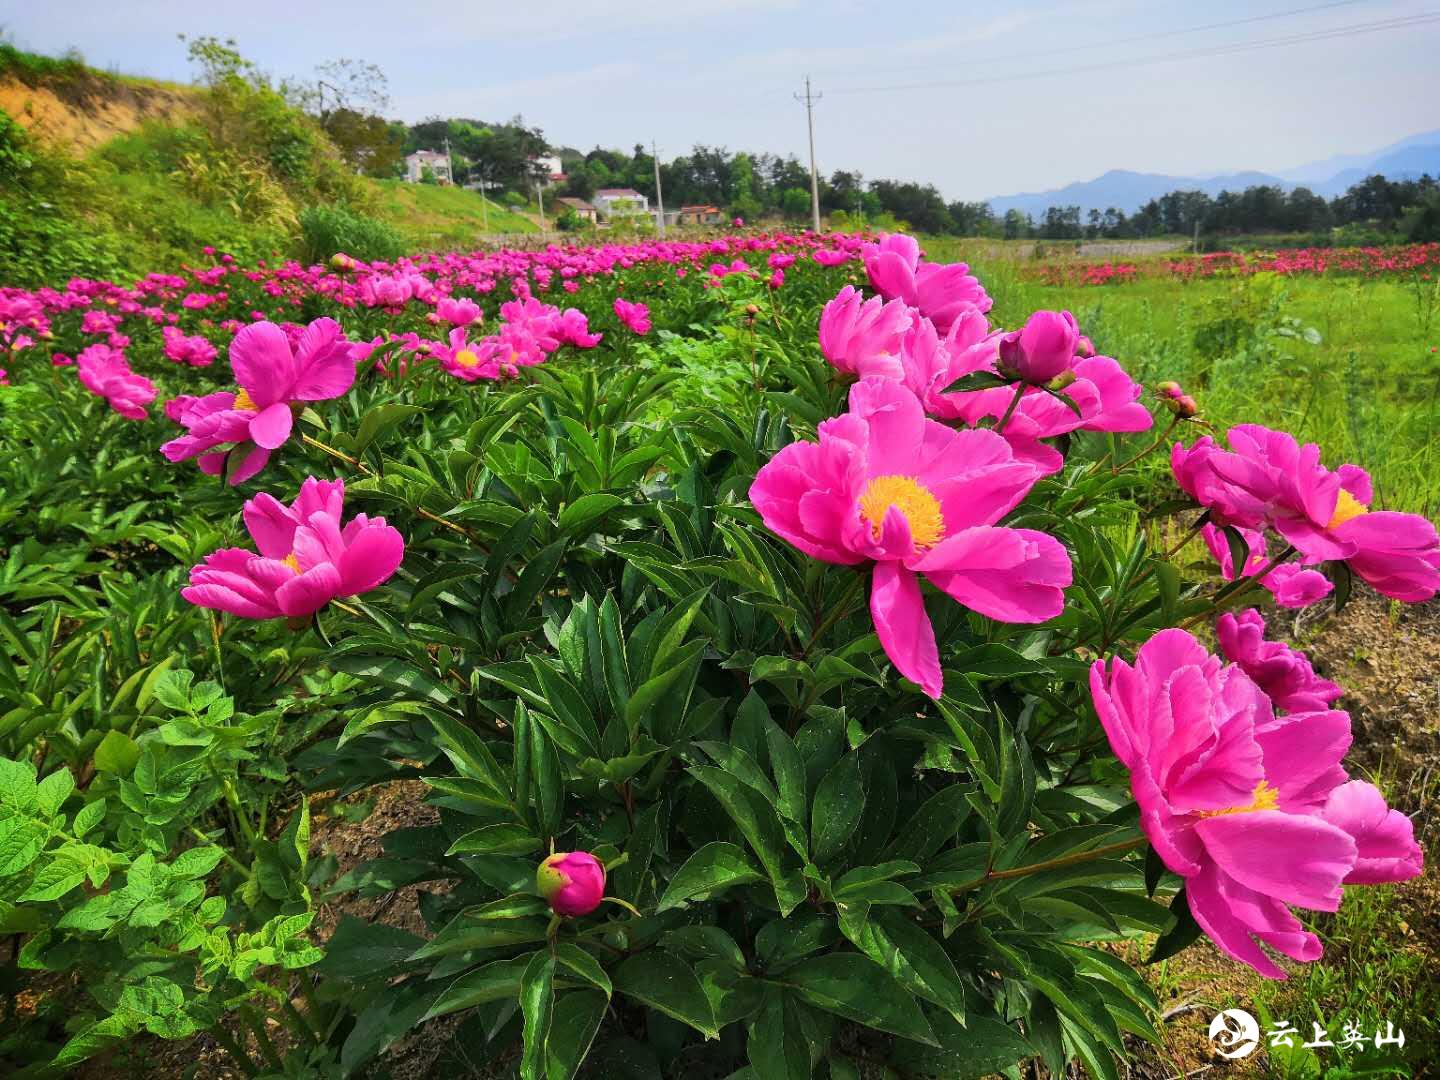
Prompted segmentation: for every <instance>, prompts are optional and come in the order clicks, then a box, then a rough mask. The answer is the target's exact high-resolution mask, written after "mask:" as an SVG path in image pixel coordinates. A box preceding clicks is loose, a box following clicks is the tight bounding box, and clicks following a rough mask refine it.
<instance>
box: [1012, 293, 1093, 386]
mask: <svg viewBox="0 0 1440 1080" xmlns="http://www.w3.org/2000/svg"><path fill="white" fill-rule="evenodd" d="M1079 341H1080V327H1079V326H1078V325H1077V324H1076V322H1075V316H1074V315H1071V314H1070V312H1068V311H1037V312H1035V314H1033V315H1031V316H1030V318H1029V319H1027V320H1026V322H1025V326H1024V328H1023V329H1021V330H1015V331H1012V332H1011V333H1009V334H1006V335H1005V336H1004V337H1002V338H1001V339H1000V357H999V360H998V361H997V363H996V367H997V369H998V370H999V371H1000V373H1001V374H1002V375H1005V376H1008V377H1010V378H1014V379H1020V380H1022V381H1024V382H1027V383H1030V384H1031V385H1033V386H1043V385H1045V384H1046V383H1048V382H1049V381H1050V380H1051V379H1053V378H1055V377H1056V376H1057V375H1059V374H1060V373H1061V372H1063V371H1067V370H1068V369H1069V368H1070V365H1071V364H1072V363H1074V360H1075V349H1076V347H1077V345H1078V344H1079Z"/></svg>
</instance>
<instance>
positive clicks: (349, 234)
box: [300, 206, 405, 262]
mask: <svg viewBox="0 0 1440 1080" xmlns="http://www.w3.org/2000/svg"><path fill="white" fill-rule="evenodd" d="M337 251H343V252H345V254H347V255H353V256H354V257H355V258H357V259H364V260H365V261H366V262H373V261H375V260H377V259H383V260H385V261H387V262H390V261H393V260H395V259H398V258H399V257H400V256H401V255H403V254H405V241H404V239H402V237H401V236H400V234H399V233H398V232H396V231H395V230H394V229H392V228H391V227H390V226H389V225H387V224H385V222H383V221H378V220H376V219H375V218H372V217H367V216H366V215H364V214H360V213H356V212H354V211H352V210H347V209H346V208H344V207H342V206H307V207H306V208H305V209H304V210H302V211H300V257H301V259H303V260H304V261H306V262H321V261H323V260H325V259H328V258H329V257H330V256H331V255H334V254H335V253H336V252H337Z"/></svg>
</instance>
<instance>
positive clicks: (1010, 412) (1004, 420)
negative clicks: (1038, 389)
mask: <svg viewBox="0 0 1440 1080" xmlns="http://www.w3.org/2000/svg"><path fill="white" fill-rule="evenodd" d="M1028 389H1030V387H1029V385H1028V384H1026V383H1023V382H1018V383H1016V384H1015V396H1014V397H1012V398H1011V399H1010V404H1009V406H1007V407H1006V409H1005V415H1004V416H1002V417H1000V422H999V423H998V424H996V425H995V434H997V435H999V434H1000V433H1001V432H1002V431H1004V430H1005V425H1006V424H1008V423H1009V422H1010V417H1012V416H1014V415H1015V409H1016V407H1017V406H1019V404H1020V399H1021V398H1022V397H1024V396H1025V391H1026V390H1028Z"/></svg>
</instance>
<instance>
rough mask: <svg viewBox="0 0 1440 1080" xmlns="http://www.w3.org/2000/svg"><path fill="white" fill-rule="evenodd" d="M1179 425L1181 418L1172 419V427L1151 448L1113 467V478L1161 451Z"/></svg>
mask: <svg viewBox="0 0 1440 1080" xmlns="http://www.w3.org/2000/svg"><path fill="white" fill-rule="evenodd" d="M1178 423H1180V417H1178V416H1177V417H1175V418H1174V419H1172V420H1171V421H1170V426H1169V427H1167V428H1166V429H1165V430H1164V431H1162V432H1161V433H1160V437H1159V438H1158V439H1156V440H1155V441H1154V442H1153V443H1151V444H1150V445H1149V446H1147V447H1146V448H1145V449H1144V450H1141V451H1140V452H1139V453H1138V454H1136V455H1135V456H1134V457H1132V458H1127V459H1126V460H1124V461H1122V462H1121V463H1120V464H1119V465H1115V466H1112V467H1111V469H1110V475H1111V476H1119V475H1120V474H1121V473H1122V472H1124V471H1125V470H1126V469H1128V468H1129V467H1130V466H1131V465H1134V464H1135V462H1137V461H1139V460H1140V459H1141V458H1143V457H1145V456H1147V455H1148V454H1151V453H1153V452H1154V451H1155V450H1157V449H1159V448H1160V446H1161V444H1162V443H1164V442H1165V440H1166V439H1168V438H1170V433H1171V432H1172V431H1174V430H1175V425H1176V424H1178Z"/></svg>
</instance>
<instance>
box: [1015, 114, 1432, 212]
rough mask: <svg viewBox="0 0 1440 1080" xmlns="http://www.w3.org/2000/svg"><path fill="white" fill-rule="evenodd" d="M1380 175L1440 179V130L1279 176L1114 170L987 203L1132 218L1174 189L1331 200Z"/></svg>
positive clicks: (1250, 173)
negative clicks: (1265, 190) (1274, 190)
mask: <svg viewBox="0 0 1440 1080" xmlns="http://www.w3.org/2000/svg"><path fill="white" fill-rule="evenodd" d="M1376 173H1380V174H1382V175H1383V176H1386V177H1388V178H1389V179H1391V180H1413V179H1415V178H1417V177H1419V176H1420V175H1422V174H1424V173H1429V174H1430V175H1431V176H1440V130H1436V131H1427V132H1422V133H1421V134H1419V135H1411V136H1410V137H1409V138H1406V139H1401V140H1400V141H1399V142H1395V143H1391V144H1390V145H1389V146H1383V147H1381V148H1380V149H1379V150H1374V151H1372V152H1370V153H1368V154H1339V155H1336V156H1334V157H1329V158H1326V159H1324V160H1323V161H1312V162H1310V163H1308V164H1305V165H1297V166H1296V167H1295V168H1293V169H1284V170H1282V171H1280V172H1278V173H1264V172H1254V171H1251V172H1237V173H1226V174H1224V175H1221V176H1169V175H1166V174H1164V173H1141V172H1131V171H1129V170H1126V169H1111V170H1110V171H1109V172H1107V173H1105V174H1103V175H1101V176H1097V177H1096V178H1095V179H1094V180H1085V181H1082V182H1077V183H1074V184H1066V185H1065V186H1064V187H1062V188H1055V189H1052V190H1050V191H1030V192H1022V193H1021V194H1019V195H1000V196H996V197H995V198H992V199H989V200H988V202H989V203H990V208H991V209H992V210H993V211H994V212H995V214H996V215H997V216H1001V217H1003V216H1004V215H1005V214H1006V213H1007V212H1009V211H1010V210H1019V211H1020V212H1021V213H1024V214H1029V215H1031V216H1032V217H1035V218H1040V217H1043V216H1044V214H1045V211H1046V209H1047V208H1049V207H1051V206H1078V207H1080V213H1081V214H1082V215H1084V214H1087V213H1089V212H1090V211H1091V210H1092V209H1094V210H1102V211H1103V210H1106V209H1109V208H1110V207H1112V206H1113V207H1115V208H1116V209H1118V210H1123V211H1124V212H1125V213H1127V214H1133V213H1134V212H1135V211H1136V210H1138V209H1140V207H1142V206H1144V205H1145V204H1146V203H1147V202H1149V201H1150V200H1151V199H1155V198H1159V197H1160V196H1161V195H1164V194H1165V193H1166V192H1169V191H1203V192H1205V193H1206V194H1207V195H1211V196H1214V195H1218V194H1219V193H1220V192H1222V191H1235V192H1239V191H1244V190H1245V189H1246V188H1247V187H1254V186H1256V185H1259V184H1269V185H1273V186H1275V187H1280V188H1284V189H1285V190H1287V191H1289V190H1291V189H1293V188H1297V187H1308V188H1309V189H1310V190H1311V191H1313V192H1315V194H1317V195H1323V196H1324V197H1325V198H1327V199H1328V198H1333V197H1335V196H1336V195H1343V194H1344V193H1345V190H1346V189H1347V188H1349V187H1350V186H1351V185H1352V184H1355V183H1358V182H1359V181H1361V180H1363V179H1365V177H1367V176H1373V175H1375V174H1376Z"/></svg>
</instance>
